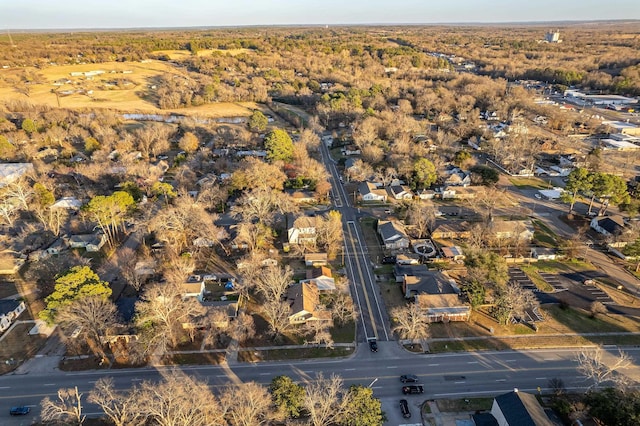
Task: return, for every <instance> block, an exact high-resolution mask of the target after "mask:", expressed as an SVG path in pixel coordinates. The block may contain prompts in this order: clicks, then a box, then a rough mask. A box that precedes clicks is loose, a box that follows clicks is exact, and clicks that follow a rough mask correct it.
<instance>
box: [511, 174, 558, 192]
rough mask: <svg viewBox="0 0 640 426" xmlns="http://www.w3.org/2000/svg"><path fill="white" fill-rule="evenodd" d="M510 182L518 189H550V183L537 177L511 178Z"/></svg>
mask: <svg viewBox="0 0 640 426" xmlns="http://www.w3.org/2000/svg"><path fill="white" fill-rule="evenodd" d="M509 182H511V184H512V185H513V186H515V187H516V188H518V189H549V183H548V182H545V181H544V180H542V179H540V178H536V177H513V176H512V177H509Z"/></svg>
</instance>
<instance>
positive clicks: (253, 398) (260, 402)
mask: <svg viewBox="0 0 640 426" xmlns="http://www.w3.org/2000/svg"><path fill="white" fill-rule="evenodd" d="M220 404H221V406H222V412H223V413H224V414H225V419H226V420H227V422H228V423H229V424H230V425H232V426H259V425H263V424H269V422H270V421H271V420H272V419H273V416H274V413H273V412H272V408H271V407H272V399H271V395H269V392H268V391H267V389H266V388H265V387H263V386H261V385H259V384H257V383H255V382H248V383H240V384H237V385H231V386H227V387H226V388H225V389H224V390H223V392H222V394H221V396H220Z"/></svg>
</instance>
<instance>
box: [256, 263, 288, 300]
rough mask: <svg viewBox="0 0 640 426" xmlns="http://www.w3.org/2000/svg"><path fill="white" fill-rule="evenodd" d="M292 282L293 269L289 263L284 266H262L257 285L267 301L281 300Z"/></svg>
mask: <svg viewBox="0 0 640 426" xmlns="http://www.w3.org/2000/svg"><path fill="white" fill-rule="evenodd" d="M292 282H293V271H292V270H291V267H290V266H289V265H287V266H285V267H284V268H281V267H279V266H268V267H265V268H262V270H261V271H260V273H259V274H258V276H257V280H256V282H255V285H256V289H257V290H258V291H259V292H260V293H261V294H262V296H263V297H264V299H265V300H266V301H281V300H283V298H284V296H285V294H286V292H287V288H288V287H289V285H290V284H291V283H292Z"/></svg>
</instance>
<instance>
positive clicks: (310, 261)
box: [304, 253, 328, 266]
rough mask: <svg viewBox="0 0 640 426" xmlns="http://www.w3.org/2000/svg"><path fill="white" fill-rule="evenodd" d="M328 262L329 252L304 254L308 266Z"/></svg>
mask: <svg viewBox="0 0 640 426" xmlns="http://www.w3.org/2000/svg"><path fill="white" fill-rule="evenodd" d="M327 262H328V257H327V253H307V254H305V255H304V264H305V265H306V266H322V265H326V264H327Z"/></svg>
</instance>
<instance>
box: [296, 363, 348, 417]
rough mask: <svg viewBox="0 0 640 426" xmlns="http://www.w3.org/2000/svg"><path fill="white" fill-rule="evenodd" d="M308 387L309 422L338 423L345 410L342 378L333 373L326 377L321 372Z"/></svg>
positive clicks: (306, 405) (306, 396) (305, 402)
mask: <svg viewBox="0 0 640 426" xmlns="http://www.w3.org/2000/svg"><path fill="white" fill-rule="evenodd" d="M306 389H307V393H306V395H305V398H304V408H305V409H306V410H307V413H309V424H311V425H312V426H329V425H333V424H335V423H337V422H338V421H339V419H340V418H341V416H342V412H343V411H344V407H343V406H342V398H343V393H344V390H343V381H342V378H341V377H339V376H336V375H333V374H332V375H331V376H330V377H328V378H325V377H324V376H323V375H322V373H319V374H318V375H317V376H316V378H315V380H312V381H310V382H309V383H308V384H307V386H306Z"/></svg>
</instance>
